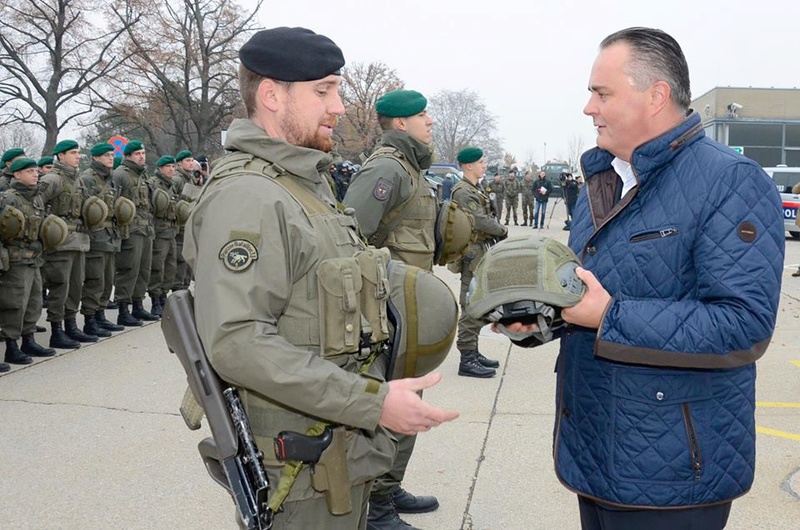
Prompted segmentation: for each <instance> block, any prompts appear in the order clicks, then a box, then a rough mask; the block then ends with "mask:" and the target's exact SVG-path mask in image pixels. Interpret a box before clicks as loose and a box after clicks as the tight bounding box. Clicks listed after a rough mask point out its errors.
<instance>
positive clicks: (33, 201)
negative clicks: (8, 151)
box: [0, 156, 56, 372]
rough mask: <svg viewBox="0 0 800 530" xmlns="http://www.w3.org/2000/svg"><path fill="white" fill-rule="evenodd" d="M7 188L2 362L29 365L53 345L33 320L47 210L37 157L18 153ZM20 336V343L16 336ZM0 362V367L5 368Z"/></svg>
mask: <svg viewBox="0 0 800 530" xmlns="http://www.w3.org/2000/svg"><path fill="white" fill-rule="evenodd" d="M9 171H10V172H11V174H12V175H13V177H14V181H13V182H12V183H11V187H10V188H9V189H7V190H6V191H5V192H3V194H2V196H0V240H2V242H3V245H4V247H5V253H6V257H7V258H8V259H7V261H6V260H3V261H2V264H0V270H3V271H2V275H3V281H2V282H0V329H2V331H0V335H2V337H3V339H5V343H6V351H5V362H6V363H13V364H30V363H31V362H32V359H31V357H50V356H53V355H55V353H56V352H55V350H53V349H50V348H44V347H42V346H41V345H39V344H37V343H36V340H35V339H34V336H33V334H34V332H35V331H36V322H37V321H38V320H39V317H40V316H41V314H42V298H41V294H42V276H41V272H40V270H39V268H40V267H41V266H42V262H43V260H42V242H41V241H40V239H39V226H40V224H41V222H42V219H43V218H44V215H45V209H44V203H43V202H42V198H41V197H40V196H39V194H38V191H37V183H38V182H39V173H38V171H37V168H36V162H35V161H34V160H31V159H29V158H25V157H24V156H23V157H17V158H15V159H14V161H13V162H12V163H11V164H10V166H9ZM20 336H21V337H22V348H21V349H20V347H19V345H18V344H17V341H18V340H19V338H20ZM8 368H9V367H8V365H5V369H4V368H3V365H0V372H2V371H8Z"/></svg>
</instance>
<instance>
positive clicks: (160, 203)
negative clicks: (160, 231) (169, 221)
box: [153, 188, 172, 217]
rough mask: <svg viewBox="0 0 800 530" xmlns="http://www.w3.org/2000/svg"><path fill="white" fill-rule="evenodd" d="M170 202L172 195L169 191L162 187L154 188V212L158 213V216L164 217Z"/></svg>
mask: <svg viewBox="0 0 800 530" xmlns="http://www.w3.org/2000/svg"><path fill="white" fill-rule="evenodd" d="M170 202H172V197H170V195H169V193H167V192H166V191H164V190H162V189H161V188H156V189H154V190H153V213H154V214H156V217H163V216H164V214H166V213H167V208H169V203H170Z"/></svg>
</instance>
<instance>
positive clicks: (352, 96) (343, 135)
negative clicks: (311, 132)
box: [334, 62, 404, 160]
mask: <svg viewBox="0 0 800 530" xmlns="http://www.w3.org/2000/svg"><path fill="white" fill-rule="evenodd" d="M342 79H343V83H342V89H341V92H340V93H341V96H342V102H343V103H344V108H345V115H344V117H343V118H342V120H341V121H340V122H339V126H338V127H337V128H336V130H335V131H334V138H335V139H336V142H337V148H336V150H337V152H338V153H339V154H340V155H341V156H342V157H343V158H345V159H350V160H357V159H358V157H359V155H361V154H362V153H363V154H365V155H369V153H370V152H372V150H373V149H374V147H375V146H376V145H377V143H378V141H379V140H380V137H381V129H380V127H379V126H378V119H377V115H376V114H375V103H376V102H377V101H378V98H380V97H381V96H382V95H384V94H385V93H387V92H391V91H392V90H398V89H402V88H403V86H404V84H403V81H401V80H400V78H398V77H397V73H396V72H395V71H394V70H392V69H391V68H389V67H388V66H386V65H385V64H383V63H381V62H377V63H369V64H364V63H354V64H353V65H351V66H347V67H346V68H344V70H342Z"/></svg>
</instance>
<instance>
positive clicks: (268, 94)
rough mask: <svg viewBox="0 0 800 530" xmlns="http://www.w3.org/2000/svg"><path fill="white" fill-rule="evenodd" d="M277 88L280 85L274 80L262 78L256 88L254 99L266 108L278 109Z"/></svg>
mask: <svg viewBox="0 0 800 530" xmlns="http://www.w3.org/2000/svg"><path fill="white" fill-rule="evenodd" d="M279 89H280V85H278V83H276V82H275V80H273V79H262V80H261V82H260V83H259V84H258V89H257V90H256V101H258V102H259V103H260V104H261V105H262V106H263V107H264V108H266V109H267V110H270V111H272V112H275V111H276V110H277V109H278V102H279V100H280V94H279V92H278V91H279Z"/></svg>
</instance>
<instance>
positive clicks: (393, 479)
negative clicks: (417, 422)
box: [372, 392, 422, 495]
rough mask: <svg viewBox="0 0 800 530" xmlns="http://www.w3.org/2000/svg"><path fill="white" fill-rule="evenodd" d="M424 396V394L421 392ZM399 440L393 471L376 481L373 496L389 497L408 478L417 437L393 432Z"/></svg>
mask: <svg viewBox="0 0 800 530" xmlns="http://www.w3.org/2000/svg"><path fill="white" fill-rule="evenodd" d="M419 395H420V396H421V395H422V392H419ZM391 432H392V435H393V436H394V437H395V438H397V453H396V454H395V457H394V460H393V461H392V469H390V470H389V471H387V472H386V473H384V474H383V475H381V476H379V477H378V478H376V479H375V484H374V485H373V486H372V494H373V495H388V494H389V492H390V491H391V490H392V489H394V488H395V487H397V486H399V485H400V484H402V482H403V479H404V478H405V476H406V469H407V468H408V461H409V460H411V453H413V452H414V444H416V443H417V435H416V434H412V435H408V434H400V433H396V432H394V431H391Z"/></svg>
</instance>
